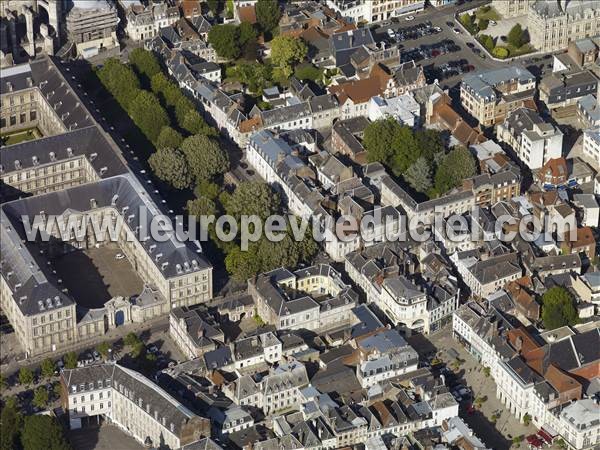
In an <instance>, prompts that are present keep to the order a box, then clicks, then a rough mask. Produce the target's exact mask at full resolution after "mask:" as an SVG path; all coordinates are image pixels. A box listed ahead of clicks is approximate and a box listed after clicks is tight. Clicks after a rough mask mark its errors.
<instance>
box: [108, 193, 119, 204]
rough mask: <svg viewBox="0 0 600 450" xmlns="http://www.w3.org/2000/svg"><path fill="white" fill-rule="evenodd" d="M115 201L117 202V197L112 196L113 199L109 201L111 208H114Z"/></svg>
mask: <svg viewBox="0 0 600 450" xmlns="http://www.w3.org/2000/svg"><path fill="white" fill-rule="evenodd" d="M117 200H119V196H118V195H117V194H115V195H113V198H112V199H111V201H110V204H111V206H115V205H116V204H117Z"/></svg>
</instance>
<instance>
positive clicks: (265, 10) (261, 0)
mask: <svg viewBox="0 0 600 450" xmlns="http://www.w3.org/2000/svg"><path fill="white" fill-rule="evenodd" d="M255 8H256V20H257V21H258V25H259V26H260V28H261V30H263V31H264V32H265V33H267V34H273V33H274V31H275V30H276V29H277V27H278V26H279V19H280V18H281V10H280V9H279V2H277V1H273V0H258V2H256V5H255Z"/></svg>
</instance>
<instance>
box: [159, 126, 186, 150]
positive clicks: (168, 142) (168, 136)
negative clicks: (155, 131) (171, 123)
mask: <svg viewBox="0 0 600 450" xmlns="http://www.w3.org/2000/svg"><path fill="white" fill-rule="evenodd" d="M182 142H183V136H182V135H181V133H179V132H178V131H175V130H174V129H173V128H171V127H162V129H161V130H160V134H159V135H158V138H157V139H156V148H158V149H161V148H179V146H180V145H181V143H182Z"/></svg>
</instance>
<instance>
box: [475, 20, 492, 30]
mask: <svg viewBox="0 0 600 450" xmlns="http://www.w3.org/2000/svg"><path fill="white" fill-rule="evenodd" d="M489 24H490V21H489V20H487V19H479V22H477V26H478V27H479V30H480V31H484V30H487V27H488V25H489Z"/></svg>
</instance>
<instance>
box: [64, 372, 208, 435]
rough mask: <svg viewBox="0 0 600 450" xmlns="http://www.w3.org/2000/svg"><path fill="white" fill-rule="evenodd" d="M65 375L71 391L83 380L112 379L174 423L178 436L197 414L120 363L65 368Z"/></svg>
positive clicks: (153, 412) (127, 393)
mask: <svg viewBox="0 0 600 450" xmlns="http://www.w3.org/2000/svg"><path fill="white" fill-rule="evenodd" d="M61 376H62V378H63V379H64V380H65V382H66V384H67V387H68V389H69V393H71V392H72V386H77V389H79V386H80V384H82V383H84V384H86V385H89V384H90V383H91V384H94V385H95V386H98V381H103V382H105V381H106V380H110V384H111V385H112V387H113V389H115V390H117V391H119V392H120V393H121V394H123V395H125V396H126V397H127V398H129V399H130V400H131V401H133V402H135V403H138V401H139V400H140V399H141V401H142V402H143V403H142V404H143V407H142V408H140V409H141V410H142V411H145V412H147V414H149V415H151V416H152V417H153V418H154V417H155V415H156V417H158V420H159V421H162V420H163V419H164V423H165V426H166V427H167V428H169V427H170V426H171V424H172V425H173V427H174V428H173V433H174V434H175V435H180V432H181V428H182V426H183V425H185V424H186V423H187V422H188V421H189V420H190V419H192V418H194V417H197V416H196V415H195V414H194V413H192V412H191V411H190V410H189V409H187V408H186V407H185V406H183V405H182V404H181V403H179V402H178V401H176V400H175V399H174V398H173V397H171V396H170V395H169V394H168V393H167V392H165V391H164V390H163V389H161V388H160V387H159V386H158V385H156V384H154V383H153V382H152V381H150V380H149V379H148V378H146V377H144V376H143V375H141V374H139V373H138V372H135V371H134V370H131V369H127V368H125V367H123V366H120V365H119V364H115V363H108V364H100V365H91V366H87V367H84V368H77V369H65V370H64V371H63V373H62V374H61ZM96 389H97V387H96ZM148 409H149V412H148Z"/></svg>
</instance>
